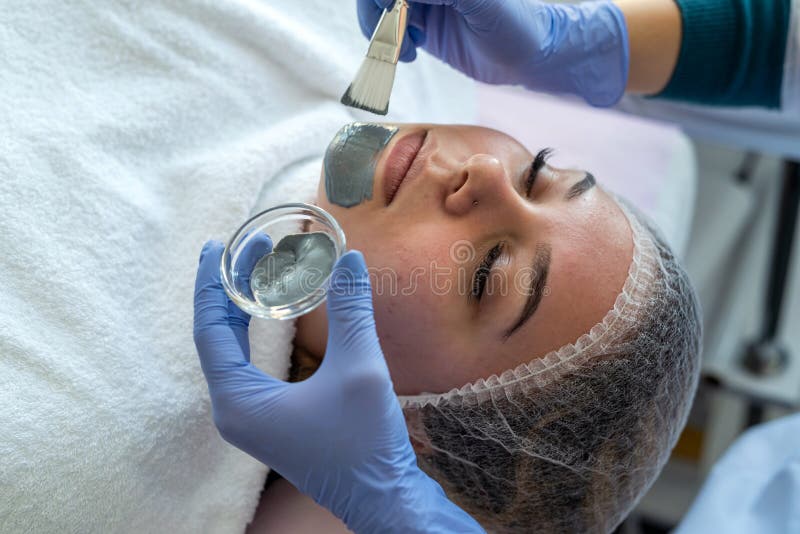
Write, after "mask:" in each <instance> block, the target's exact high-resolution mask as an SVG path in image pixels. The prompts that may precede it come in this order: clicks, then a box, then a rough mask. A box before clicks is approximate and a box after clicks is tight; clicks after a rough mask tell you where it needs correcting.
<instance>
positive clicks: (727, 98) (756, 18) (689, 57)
mask: <svg viewBox="0 0 800 534" xmlns="http://www.w3.org/2000/svg"><path fill="white" fill-rule="evenodd" d="M676 3H677V4H678V7H680V10H681V18H682V20H683V42H682V44H681V51H680V56H679V57H678V64H677V66H676V68H675V72H674V73H673V75H672V79H671V80H670V82H669V84H667V87H666V88H665V89H664V91H662V92H661V94H659V95H657V97H658V98H665V99H671V100H683V101H688V102H696V103H701V104H711V105H724V106H761V107H768V108H779V107H780V105H781V86H782V84H783V63H784V57H785V55H786V39H787V34H788V32H789V18H790V10H791V5H790V4H791V0H676Z"/></svg>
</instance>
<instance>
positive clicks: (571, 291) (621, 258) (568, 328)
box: [505, 188, 634, 364]
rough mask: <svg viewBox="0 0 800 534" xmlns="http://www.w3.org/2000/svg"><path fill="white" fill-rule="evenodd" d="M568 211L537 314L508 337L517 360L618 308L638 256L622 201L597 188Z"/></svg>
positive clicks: (558, 343) (571, 337) (554, 239)
mask: <svg viewBox="0 0 800 534" xmlns="http://www.w3.org/2000/svg"><path fill="white" fill-rule="evenodd" d="M570 211H572V212H573V213H569V212H567V211H566V210H565V211H564V218H563V219H561V220H560V224H558V225H557V226H556V227H555V231H554V233H553V234H551V235H550V236H549V237H546V238H543V239H547V240H548V241H550V242H551V244H552V262H551V266H550V272H549V275H548V280H547V288H546V293H545V297H544V298H543V299H542V302H541V305H540V307H539V310H538V311H537V313H536V315H535V316H534V317H533V318H532V319H531V320H530V321H529V322H528V324H526V325H525V326H524V327H523V328H522V329H521V330H520V331H519V332H517V334H515V335H514V336H512V337H511V338H509V340H508V342H507V343H506V344H505V345H506V348H505V350H507V351H509V353H514V352H517V353H518V354H519V357H520V359H519V361H518V362H516V363H518V364H521V363H527V362H529V361H531V360H533V359H535V358H537V357H542V356H544V355H546V354H547V353H549V352H551V351H554V350H558V349H560V348H561V347H563V346H565V345H568V344H570V343H574V342H575V341H577V340H578V339H579V338H580V337H581V336H582V335H584V334H587V333H589V331H590V330H591V329H592V328H593V327H594V326H595V325H597V324H598V323H600V322H601V321H602V320H603V318H604V317H605V316H606V314H607V313H608V312H609V311H611V309H612V308H613V307H614V303H615V302H616V300H617V298H618V296H619V294H620V293H621V291H622V289H623V287H624V285H625V282H626V281H627V279H628V273H629V270H630V267H631V262H632V259H633V246H634V245H633V233H632V230H631V227H630V223H629V221H628V218H627V216H626V215H625V214H624V212H623V211H622V210H621V208H620V207H619V205H618V204H617V202H616V201H615V200H614V199H613V197H611V196H610V195H608V194H607V193H606V192H605V191H603V190H602V189H600V188H598V190H597V191H596V199H595V200H594V201H593V202H592V203H591V205H587V206H586V207H585V208H584V209H580V210H578V209H576V210H570Z"/></svg>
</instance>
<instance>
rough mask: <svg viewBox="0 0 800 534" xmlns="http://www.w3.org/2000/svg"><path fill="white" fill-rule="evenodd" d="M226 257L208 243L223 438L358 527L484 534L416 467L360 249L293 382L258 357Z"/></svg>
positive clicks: (203, 320) (211, 336)
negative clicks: (316, 353)
mask: <svg viewBox="0 0 800 534" xmlns="http://www.w3.org/2000/svg"><path fill="white" fill-rule="evenodd" d="M253 243H254V244H253V245H251V247H250V248H249V249H248V250H246V251H245V254H246V255H247V259H244V260H241V261H245V262H246V261H249V262H250V263H252V264H253V265H254V264H255V262H256V261H257V260H258V259H259V258H260V257H261V256H263V254H264V253H266V252H268V251H269V250H270V249H271V242H270V241H269V240H268V238H267V237H266V236H263V235H262V237H260V238H258V239H256V240H254V241H253ZM259 243H260V244H259ZM251 250H252V252H251ZM222 253H223V245H222V243H217V242H209V243H206V245H205V247H203V252H202V253H201V255H200V266H199V268H198V271H197V282H196V286H195V316H194V339H195V344H196V346H197V352H198V354H199V355H200V363H201V365H202V368H203V373H204V374H205V377H206V380H207V381H208V389H209V393H210V394H211V403H212V407H213V412H214V422H215V424H216V426H217V428H218V429H219V432H220V434H221V435H222V437H223V438H224V439H225V440H227V441H228V442H230V443H231V444H233V445H235V446H236V447H238V448H240V449H242V450H243V451H245V452H247V453H248V454H250V455H252V456H254V457H255V458H257V459H258V460H260V461H262V462H263V463H265V464H267V465H269V466H270V467H272V468H273V469H275V470H276V471H277V472H278V473H280V474H281V475H282V476H283V477H284V478H286V479H287V480H288V481H289V482H291V483H292V484H293V485H294V486H295V487H297V488H298V489H299V490H300V491H302V492H303V493H305V494H306V495H309V496H310V497H312V498H313V499H314V500H315V501H316V502H317V503H318V504H320V505H322V506H324V507H326V508H328V509H329V510H331V511H332V512H333V514H334V515H336V516H337V517H339V518H340V519H342V520H343V521H344V523H345V524H346V525H347V527H348V528H350V529H351V530H353V531H354V532H356V533H362V532H436V531H443V532H483V530H482V529H481V528H480V526H479V525H478V524H477V523H476V522H475V521H474V520H473V519H472V518H471V517H470V516H469V515H467V514H466V513H465V512H464V511H462V510H461V509H460V508H458V507H457V506H455V505H454V504H453V503H451V502H450V501H448V500H447V499H446V497H445V496H444V492H443V491H442V489H441V487H440V486H439V485H438V484H437V483H436V482H435V481H433V480H432V479H431V478H429V477H428V476H427V475H425V474H424V473H423V472H422V471H421V470H420V469H419V467H418V466H417V462H416V456H415V454H414V451H413V449H412V447H411V443H410V441H409V438H408V431H407V429H406V425H405V420H404V418H403V413H402V410H401V408H400V403H399V402H398V400H397V396H396V395H395V393H394V389H393V386H392V381H391V378H390V377H389V371H388V368H387V366H386V362H385V360H384V357H383V352H382V351H381V347H380V344H379V342H378V336H377V333H376V331H375V322H374V318H373V309H372V292H371V289H370V283H369V277H368V274H367V270H366V265H365V264H364V258H363V256H362V255H361V254H360V253H358V252H349V253H347V254H345V255H344V256H343V257H342V258H341V259H340V260H339V261H338V262H337V264H336V266H335V268H334V271H333V275H332V276H331V283H330V289H329V292H328V299H327V306H328V321H329V330H328V345H327V350H326V352H325V358H324V360H323V362H322V365H321V366H320V368H319V369H318V370H317V372H316V373H315V374H314V375H313V376H311V377H310V378H309V379H307V380H305V381H303V382H300V383H294V384H289V383H286V382H283V381H281V380H278V379H276V378H274V377H271V376H268V375H266V374H265V373H263V372H262V371H260V370H259V369H257V368H256V367H254V366H253V365H252V364H251V363H250V347H249V341H248V337H247V329H248V325H249V320H250V318H249V316H248V315H247V314H246V313H244V312H242V311H241V310H239V309H238V308H237V307H236V306H235V305H234V304H233V303H232V302H231V301H230V300H229V299H228V297H227V295H226V294H225V292H224V290H223V288H222V285H221V282H220V274H219V271H220V261H221V259H222Z"/></svg>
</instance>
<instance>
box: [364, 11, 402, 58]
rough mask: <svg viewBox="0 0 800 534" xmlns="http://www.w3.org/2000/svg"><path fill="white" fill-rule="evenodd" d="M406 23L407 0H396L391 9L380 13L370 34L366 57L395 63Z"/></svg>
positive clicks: (398, 55) (398, 56)
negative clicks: (376, 24)
mask: <svg viewBox="0 0 800 534" xmlns="http://www.w3.org/2000/svg"><path fill="white" fill-rule="evenodd" d="M407 25H408V2H407V1H406V0H397V1H396V2H395V3H394V7H393V8H392V9H391V10H386V11H384V12H383V15H381V20H380V21H378V26H377V27H376V28H375V33H373V34H372V39H371V40H370V45H369V50H368V51H367V57H371V58H373V59H378V60H380V61H385V62H387V63H395V64H396V63H397V62H398V61H399V59H400V50H401V49H402V48H403V38H404V37H405V35H406V26H407Z"/></svg>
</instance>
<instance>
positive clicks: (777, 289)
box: [742, 161, 800, 426]
mask: <svg viewBox="0 0 800 534" xmlns="http://www.w3.org/2000/svg"><path fill="white" fill-rule="evenodd" d="M779 202H780V205H779V208H778V216H777V221H776V228H775V240H774V242H773V248H772V258H771V260H770V270H769V281H768V283H767V294H766V300H765V302H764V310H763V313H764V320H763V323H762V325H761V334H760V335H759V337H758V339H756V340H755V341H754V342H753V343H751V344H750V345H749V346H748V347H747V350H746V353H745V357H744V360H743V362H742V364H743V365H744V367H745V368H746V369H747V370H748V371H750V372H751V373H752V374H754V375H757V376H771V375H775V374H778V373H781V372H782V371H783V370H784V369H785V368H786V365H787V363H788V361H789V355H788V354H787V352H786V349H785V348H783V347H782V346H781V345H780V343H779V341H778V330H779V328H780V323H781V318H782V312H783V307H784V306H783V304H784V300H785V297H786V291H787V289H788V288H787V281H788V280H787V278H788V274H789V267H790V263H791V259H792V251H793V247H794V241H795V235H796V231H797V217H798V212H799V211H800V163H798V162H795V161H787V162H785V163H784V173H783V186H782V191H781V197H780V201H779ZM763 410H764V408H763V405H761V404H754V405H752V406H751V408H750V413H749V417H748V419H749V421H748V426H752V425H753V424H757V423H758V422H760V421H761V420H762V418H763Z"/></svg>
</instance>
